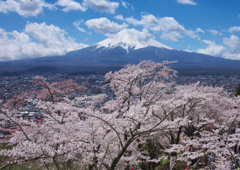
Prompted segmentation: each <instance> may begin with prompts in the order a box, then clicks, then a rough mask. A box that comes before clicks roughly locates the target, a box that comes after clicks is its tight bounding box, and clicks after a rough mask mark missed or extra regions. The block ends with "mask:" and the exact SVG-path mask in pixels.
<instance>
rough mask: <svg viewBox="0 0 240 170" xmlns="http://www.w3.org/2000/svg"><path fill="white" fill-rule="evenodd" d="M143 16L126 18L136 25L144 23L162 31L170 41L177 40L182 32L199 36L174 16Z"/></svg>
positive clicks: (193, 36)
mask: <svg viewBox="0 0 240 170" xmlns="http://www.w3.org/2000/svg"><path fill="white" fill-rule="evenodd" d="M141 17H142V19H141V20H137V19H135V18H133V17H130V18H126V21H127V22H129V23H131V24H133V25H135V26H137V25H143V26H144V27H145V28H147V29H150V30H152V31H155V32H157V31H162V32H163V34H162V35H161V36H160V37H161V38H164V39H166V38H167V40H170V41H171V40H173V41H176V40H178V39H179V38H182V37H183V36H182V35H181V34H182V33H183V34H185V35H186V36H190V37H192V38H199V37H198V36H197V35H196V34H195V32H194V31H192V30H187V29H185V28H184V27H183V26H182V25H180V24H179V23H178V22H177V21H176V20H175V19H174V18H173V17H163V18H156V17H155V16H153V15H151V14H146V15H142V16H141ZM167 35H171V38H168V37H167Z"/></svg>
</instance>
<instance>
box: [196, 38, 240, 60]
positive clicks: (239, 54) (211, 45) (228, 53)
mask: <svg viewBox="0 0 240 170" xmlns="http://www.w3.org/2000/svg"><path fill="white" fill-rule="evenodd" d="M203 42H204V43H206V44H208V46H207V47H206V48H205V49H198V50H197V52H198V53H203V54H208V55H212V56H216V57H223V58H226V59H233V60H240V39H239V38H238V37H237V36H235V35H231V36H230V38H223V44H224V45H226V46H227V47H228V48H229V49H230V50H227V48H226V47H224V46H223V45H216V43H215V42H214V41H209V40H203Z"/></svg>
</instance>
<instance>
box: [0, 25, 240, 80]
mask: <svg viewBox="0 0 240 170" xmlns="http://www.w3.org/2000/svg"><path fill="white" fill-rule="evenodd" d="M133 32H134V29H130V30H128V31H126V30H125V31H123V32H119V34H116V35H115V36H113V37H109V38H108V39H105V40H103V41H101V42H99V43H97V44H94V45H91V46H88V47H86V48H82V49H79V50H76V51H71V52H68V53H67V54H66V55H64V56H49V57H41V58H32V59H24V60H15V61H5V62H0V71H4V70H17V69H22V70H24V69H25V70H26V69H29V68H32V67H40V66H44V67H55V68H57V69H59V70H61V69H65V70H77V69H83V68H85V69H86V68H93V69H94V68H103V69H104V68H121V67H123V66H124V65H126V64H138V63H139V62H140V61H142V60H151V61H154V62H162V61H166V60H168V61H178V62H177V63H174V64H172V65H170V67H171V68H173V69H176V70H192V71H196V70H201V71H204V70H210V71H211V70H212V71H215V70H226V71H228V70H232V71H234V72H235V71H236V72H238V73H239V75H240V61H236V60H229V59H224V58H220V57H213V56H209V55H205V54H200V53H195V52H187V51H181V50H176V49H173V48H171V47H168V46H165V45H163V44H161V43H160V42H157V41H156V42H157V43H155V44H153V45H152V44H151V42H155V40H153V39H151V37H150V36H149V35H148V34H147V33H146V34H144V35H141V33H142V32H139V31H138V32H135V34H134V33H133Z"/></svg>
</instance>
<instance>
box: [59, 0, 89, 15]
mask: <svg viewBox="0 0 240 170" xmlns="http://www.w3.org/2000/svg"><path fill="white" fill-rule="evenodd" d="M55 5H59V6H62V7H65V8H63V11H64V12H69V11H71V10H75V11H77V10H80V11H82V12H84V11H86V10H87V7H86V6H83V5H81V4H80V3H78V2H75V1H73V0H58V1H57V3H55Z"/></svg>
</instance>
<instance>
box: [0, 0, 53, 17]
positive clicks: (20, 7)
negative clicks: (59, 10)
mask: <svg viewBox="0 0 240 170" xmlns="http://www.w3.org/2000/svg"><path fill="white" fill-rule="evenodd" d="M43 8H48V9H51V10H52V9H54V8H55V7H54V5H52V4H49V3H46V2H45V1H44V0H32V1H30V0H6V1H2V0H1V1H0V12H3V13H8V12H17V13H18V14H19V15H21V16H24V17H34V16H37V15H39V14H40V13H43Z"/></svg>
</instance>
